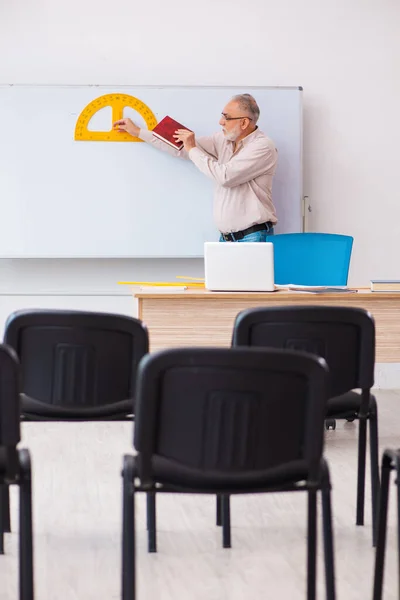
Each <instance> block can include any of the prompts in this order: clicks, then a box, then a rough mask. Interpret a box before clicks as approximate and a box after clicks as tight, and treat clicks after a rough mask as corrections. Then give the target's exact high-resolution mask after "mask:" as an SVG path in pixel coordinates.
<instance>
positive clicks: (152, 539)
mask: <svg viewBox="0 0 400 600" xmlns="http://www.w3.org/2000/svg"><path fill="white" fill-rule="evenodd" d="M146 508H147V546H148V552H157V521H156V493H155V492H147V494H146Z"/></svg>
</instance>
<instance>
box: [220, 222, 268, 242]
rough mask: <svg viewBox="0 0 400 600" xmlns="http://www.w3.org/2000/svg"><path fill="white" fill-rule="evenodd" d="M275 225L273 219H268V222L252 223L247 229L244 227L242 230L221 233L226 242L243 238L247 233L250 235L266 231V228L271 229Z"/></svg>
mask: <svg viewBox="0 0 400 600" xmlns="http://www.w3.org/2000/svg"><path fill="white" fill-rule="evenodd" d="M273 226H274V224H273V223H271V221H267V222H266V223H257V225H252V226H251V227H248V228H247V229H242V231H234V232H233V233H221V235H222V237H223V238H224V240H225V241H226V242H237V240H242V239H243V238H244V236H245V235H250V233H255V232H256V231H264V230H265V229H266V230H267V231H269V230H270V229H271V228H272V227H273Z"/></svg>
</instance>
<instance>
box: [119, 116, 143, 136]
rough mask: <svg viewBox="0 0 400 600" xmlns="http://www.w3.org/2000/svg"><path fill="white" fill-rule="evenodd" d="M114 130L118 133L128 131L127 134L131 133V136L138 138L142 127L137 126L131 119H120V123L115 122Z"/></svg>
mask: <svg viewBox="0 0 400 600" xmlns="http://www.w3.org/2000/svg"><path fill="white" fill-rule="evenodd" d="M113 129H116V130H117V131H126V133H129V135H132V136H134V137H137V136H138V135H139V131H140V127H138V126H137V125H135V123H134V122H133V121H132V120H131V119H120V120H119V121H115V123H114V124H113Z"/></svg>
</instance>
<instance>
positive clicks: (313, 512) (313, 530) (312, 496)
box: [307, 490, 317, 600]
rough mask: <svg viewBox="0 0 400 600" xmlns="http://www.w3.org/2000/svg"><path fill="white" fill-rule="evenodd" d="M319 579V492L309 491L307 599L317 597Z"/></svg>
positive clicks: (313, 599)
mask: <svg viewBox="0 0 400 600" xmlns="http://www.w3.org/2000/svg"><path fill="white" fill-rule="evenodd" d="M316 581H317V492H316V491H314V490H312V491H309V492H308V531H307V600H315V598H316Z"/></svg>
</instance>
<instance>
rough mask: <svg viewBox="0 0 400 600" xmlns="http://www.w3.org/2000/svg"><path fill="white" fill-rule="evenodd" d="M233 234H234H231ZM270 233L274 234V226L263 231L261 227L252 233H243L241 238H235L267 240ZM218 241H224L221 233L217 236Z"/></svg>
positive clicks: (253, 240) (249, 240)
mask: <svg viewBox="0 0 400 600" xmlns="http://www.w3.org/2000/svg"><path fill="white" fill-rule="evenodd" d="M233 235H235V234H233ZM270 235H274V228H273V227H270V229H269V230H268V231H267V230H266V229H265V231H264V230H263V229H262V230H261V231H255V232H254V233H249V235H245V236H244V238H242V239H241V240H236V241H237V242H268V237H269V236H270ZM219 241H220V242H225V240H224V238H223V237H222V235H221V236H220V238H219Z"/></svg>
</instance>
